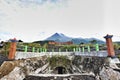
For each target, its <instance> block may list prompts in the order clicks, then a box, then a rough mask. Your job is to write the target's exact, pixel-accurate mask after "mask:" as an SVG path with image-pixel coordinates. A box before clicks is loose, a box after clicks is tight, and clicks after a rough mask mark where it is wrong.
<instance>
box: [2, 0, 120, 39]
mask: <svg viewBox="0 0 120 80" xmlns="http://www.w3.org/2000/svg"><path fill="white" fill-rule="evenodd" d="M111 1H112V0H109V1H108V0H105V1H103V0H99V1H96V0H1V3H0V13H2V14H4V15H5V16H0V17H1V18H0V21H1V22H0V31H4V32H9V33H11V34H12V36H13V37H16V38H19V39H22V40H23V41H34V40H42V39H45V38H47V37H48V36H50V35H51V34H53V33H55V32H60V33H65V34H67V35H68V36H71V37H97V38H100V39H103V36H104V35H106V34H107V33H110V34H113V35H119V26H120V24H119V21H120V16H119V13H120V11H119V9H118V7H120V6H119V4H116V5H115V4H113V3H117V2H118V3H119V2H120V1H117V0H115V1H116V2H115V1H113V3H111ZM110 4H111V5H112V7H111V6H110ZM111 9H112V10H111ZM41 32H44V34H43V33H42V34H40V33H41ZM116 40H117V39H116Z"/></svg>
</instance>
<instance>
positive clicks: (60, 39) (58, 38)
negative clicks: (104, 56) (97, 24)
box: [45, 33, 105, 44]
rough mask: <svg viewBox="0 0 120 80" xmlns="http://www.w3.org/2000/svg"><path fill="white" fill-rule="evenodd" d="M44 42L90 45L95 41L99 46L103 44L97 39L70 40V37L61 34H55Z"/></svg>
mask: <svg viewBox="0 0 120 80" xmlns="http://www.w3.org/2000/svg"><path fill="white" fill-rule="evenodd" d="M45 40H46V41H49V40H53V41H56V42H67V41H72V42H73V43H74V44H80V43H90V42H91V41H92V40H96V42H97V43H99V44H103V43H105V42H104V41H102V40H99V39H97V38H71V37H68V36H66V35H64V34H62V33H55V34H53V35H52V36H50V37H48V38H47V39H45Z"/></svg>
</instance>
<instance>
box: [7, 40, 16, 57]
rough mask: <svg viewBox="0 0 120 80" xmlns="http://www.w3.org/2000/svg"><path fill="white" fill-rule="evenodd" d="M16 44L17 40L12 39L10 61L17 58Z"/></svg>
mask: <svg viewBox="0 0 120 80" xmlns="http://www.w3.org/2000/svg"><path fill="white" fill-rule="evenodd" d="M16 42H17V40H16V39H15V38H14V39H11V44H10V51H9V56H8V59H14V58H15V53H16Z"/></svg>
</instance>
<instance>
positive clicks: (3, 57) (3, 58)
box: [0, 54, 8, 66]
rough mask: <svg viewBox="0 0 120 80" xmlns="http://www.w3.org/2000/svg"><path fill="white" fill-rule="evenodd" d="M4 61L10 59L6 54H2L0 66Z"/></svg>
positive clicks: (0, 55)
mask: <svg viewBox="0 0 120 80" xmlns="http://www.w3.org/2000/svg"><path fill="white" fill-rule="evenodd" d="M4 61H8V58H7V57H6V56H4V55H2V54H0V66H1V65H2V63H3V62H4Z"/></svg>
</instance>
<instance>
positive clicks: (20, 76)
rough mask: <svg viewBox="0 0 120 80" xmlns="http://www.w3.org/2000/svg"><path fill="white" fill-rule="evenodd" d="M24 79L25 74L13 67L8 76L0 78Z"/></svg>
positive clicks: (5, 79) (9, 79) (8, 79)
mask: <svg viewBox="0 0 120 80" xmlns="http://www.w3.org/2000/svg"><path fill="white" fill-rule="evenodd" d="M13 76H14V77H13ZM24 78H25V74H24V73H23V71H22V70H21V68H20V67H15V68H14V70H13V71H11V72H10V73H9V74H8V75H6V76H4V77H3V78H1V80H23V79H24Z"/></svg>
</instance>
